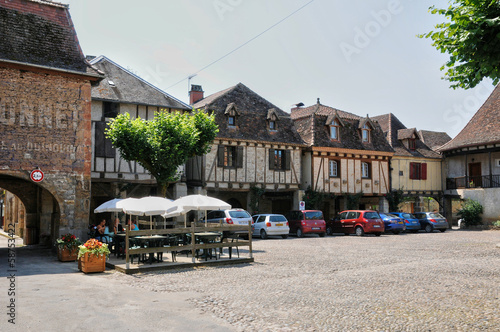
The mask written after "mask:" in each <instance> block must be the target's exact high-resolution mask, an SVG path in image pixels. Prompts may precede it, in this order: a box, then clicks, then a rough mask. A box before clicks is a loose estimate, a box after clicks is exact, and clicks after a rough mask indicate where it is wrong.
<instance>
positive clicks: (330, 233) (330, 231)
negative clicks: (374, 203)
mask: <svg viewBox="0 0 500 332" xmlns="http://www.w3.org/2000/svg"><path fill="white" fill-rule="evenodd" d="M326 234H327V235H332V234H333V229H332V228H331V227H330V226H328V227H327V228H326Z"/></svg>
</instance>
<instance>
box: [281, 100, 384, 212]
mask: <svg viewBox="0 0 500 332" xmlns="http://www.w3.org/2000/svg"><path fill="white" fill-rule="evenodd" d="M291 117H292V119H293V121H294V124H295V127H296V128H297V131H298V132H299V134H300V135H301V137H302V139H303V140H304V141H305V142H306V144H307V149H305V150H304V153H303V156H302V186H303V188H304V189H305V188H310V189H311V190H312V191H313V192H316V193H320V194H326V195H327V198H326V199H325V200H324V206H322V207H321V206H317V208H319V209H321V210H322V211H323V213H324V215H325V218H331V217H333V216H335V214H336V213H338V212H340V211H341V210H344V209H346V208H348V202H347V201H348V200H352V201H355V200H356V198H359V201H358V204H356V207H355V208H360V209H380V210H381V211H387V201H386V200H385V198H384V195H385V194H387V193H388V192H389V191H390V190H391V185H390V174H389V162H390V159H391V157H392V155H393V154H394V150H393V149H392V148H391V146H390V145H389V143H388V142H387V141H386V139H385V136H384V133H383V132H382V129H381V128H380V125H379V124H378V123H377V122H375V121H373V120H372V119H370V118H369V117H368V116H367V117H360V116H358V115H355V114H352V113H348V112H344V111H341V110H337V109H335V108H333V107H329V106H325V105H322V104H320V102H319V98H318V101H317V103H316V104H315V105H312V106H309V107H297V108H293V109H292V112H291ZM358 196H359V197H358ZM351 208H352V207H351Z"/></svg>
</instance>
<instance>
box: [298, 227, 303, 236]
mask: <svg viewBox="0 0 500 332" xmlns="http://www.w3.org/2000/svg"><path fill="white" fill-rule="evenodd" d="M297 237H304V233H303V232H302V229H300V228H297Z"/></svg>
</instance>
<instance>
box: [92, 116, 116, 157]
mask: <svg viewBox="0 0 500 332" xmlns="http://www.w3.org/2000/svg"><path fill="white" fill-rule="evenodd" d="M106 125H107V124H106V122H105V121H99V122H96V123H95V128H94V129H95V156H96V157H104V158H114V157H115V156H116V149H115V148H114V147H113V144H111V140H110V139H108V138H106V135H105V129H106Z"/></svg>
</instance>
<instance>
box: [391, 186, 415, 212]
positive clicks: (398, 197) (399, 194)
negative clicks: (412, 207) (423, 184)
mask: <svg viewBox="0 0 500 332" xmlns="http://www.w3.org/2000/svg"><path fill="white" fill-rule="evenodd" d="M385 198H386V199H387V202H388V203H389V212H397V211H398V209H399V205H400V204H401V203H404V202H408V201H411V200H412V198H411V197H408V196H406V195H405V194H404V191H403V189H397V190H392V191H390V192H388V193H387V194H386V195H385Z"/></svg>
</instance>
